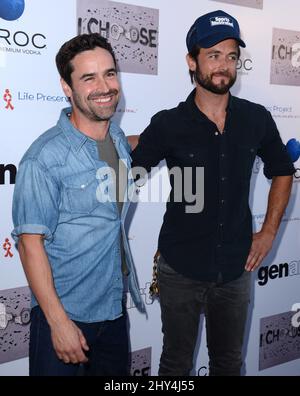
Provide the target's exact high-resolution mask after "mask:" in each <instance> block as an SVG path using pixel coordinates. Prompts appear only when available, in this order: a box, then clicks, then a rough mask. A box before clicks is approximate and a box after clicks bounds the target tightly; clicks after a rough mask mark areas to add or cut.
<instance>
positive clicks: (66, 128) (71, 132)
mask: <svg viewBox="0 0 300 396" xmlns="http://www.w3.org/2000/svg"><path fill="white" fill-rule="evenodd" d="M71 112H72V107H67V108H65V109H62V111H61V114H60V118H59V120H58V122H57V126H58V127H60V128H61V129H62V131H63V133H64V135H65V136H66V138H67V140H68V142H69V144H70V146H71V148H72V150H73V151H74V153H75V154H77V153H78V152H79V151H80V150H81V149H82V147H83V145H84V144H85V143H86V142H87V141H90V142H91V143H92V144H95V145H96V144H97V142H96V140H94V139H91V138H90V137H88V136H86V135H85V134H84V133H82V132H80V131H79V130H78V129H76V128H75V127H74V126H73V124H72V123H71V121H70V118H69V114H71ZM109 133H110V135H111V137H112V139H113V142H114V143H115V145H116V147H119V143H120V136H119V133H120V128H119V127H118V126H117V125H116V124H114V123H113V122H110V126H109Z"/></svg>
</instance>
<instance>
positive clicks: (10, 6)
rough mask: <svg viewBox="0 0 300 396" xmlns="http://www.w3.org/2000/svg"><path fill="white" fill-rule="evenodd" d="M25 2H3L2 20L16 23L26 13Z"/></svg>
mask: <svg viewBox="0 0 300 396" xmlns="http://www.w3.org/2000/svg"><path fill="white" fill-rule="evenodd" d="M24 8H25V0H1V1H0V18H2V19H5V20H6V21H15V20H16V19H18V18H20V16H22V14H23V12H24Z"/></svg>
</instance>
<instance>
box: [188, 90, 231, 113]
mask: <svg viewBox="0 0 300 396" xmlns="http://www.w3.org/2000/svg"><path fill="white" fill-rule="evenodd" d="M195 95H196V88H195V89H194V90H193V91H192V92H191V93H190V94H189V96H188V97H187V99H186V101H185V105H186V106H187V109H188V112H189V116H192V117H193V118H196V119H197V120H199V117H200V120H201V119H202V120H203V121H205V120H207V117H206V115H205V114H204V113H202V111H201V110H199V108H198V106H197V105H196V102H195ZM234 103H235V100H234V96H232V95H231V93H230V92H229V100H228V104H227V108H226V112H230V111H231V110H232V109H233V108H234Z"/></svg>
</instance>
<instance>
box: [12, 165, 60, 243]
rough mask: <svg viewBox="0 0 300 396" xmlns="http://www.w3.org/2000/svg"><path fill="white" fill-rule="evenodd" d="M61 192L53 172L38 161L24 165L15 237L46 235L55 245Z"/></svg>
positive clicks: (18, 190) (16, 206) (19, 178)
mask: <svg viewBox="0 0 300 396" xmlns="http://www.w3.org/2000/svg"><path fill="white" fill-rule="evenodd" d="M59 201H60V200H59V189H58V186H57V183H56V182H55V180H54V179H53V177H52V176H51V175H50V174H49V172H48V171H47V170H46V169H45V168H43V167H42V166H41V165H40V163H39V162H38V161H37V160H31V159H30V160H26V161H23V162H21V164H20V167H19V170H18V174H17V180H16V185H15V190H14V196H13V206H12V216H13V223H14V229H13V231H12V234H11V235H12V237H13V239H14V240H15V242H16V243H18V240H19V236H20V235H21V234H40V235H44V238H45V240H46V241H47V242H51V240H52V239H53V234H54V232H55V229H56V227H57V222H58V215H59V211H58V207H59Z"/></svg>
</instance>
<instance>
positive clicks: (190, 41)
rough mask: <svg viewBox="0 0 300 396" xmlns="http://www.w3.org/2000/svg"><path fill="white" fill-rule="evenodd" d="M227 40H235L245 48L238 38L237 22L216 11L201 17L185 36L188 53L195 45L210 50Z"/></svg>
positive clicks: (220, 11) (227, 15)
mask: <svg viewBox="0 0 300 396" xmlns="http://www.w3.org/2000/svg"><path fill="white" fill-rule="evenodd" d="M227 39H235V40H236V41H237V42H238V44H239V45H240V46H241V47H243V48H245V47H246V44H245V43H244V41H243V40H241V37H240V27H239V24H238V21H237V20H236V19H235V18H234V17H233V16H231V15H229V14H227V13H226V12H224V11H222V10H218V11H213V12H209V13H208V14H205V15H202V16H201V17H199V18H198V19H197V20H196V21H195V23H194V24H193V26H192V27H191V28H190V30H189V32H188V34H187V37H186V45H187V48H188V50H189V52H190V51H191V50H192V49H193V47H194V46H195V45H197V44H198V45H199V46H200V47H202V48H210V47H212V46H214V45H215V44H217V43H219V42H220V41H223V40H227Z"/></svg>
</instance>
